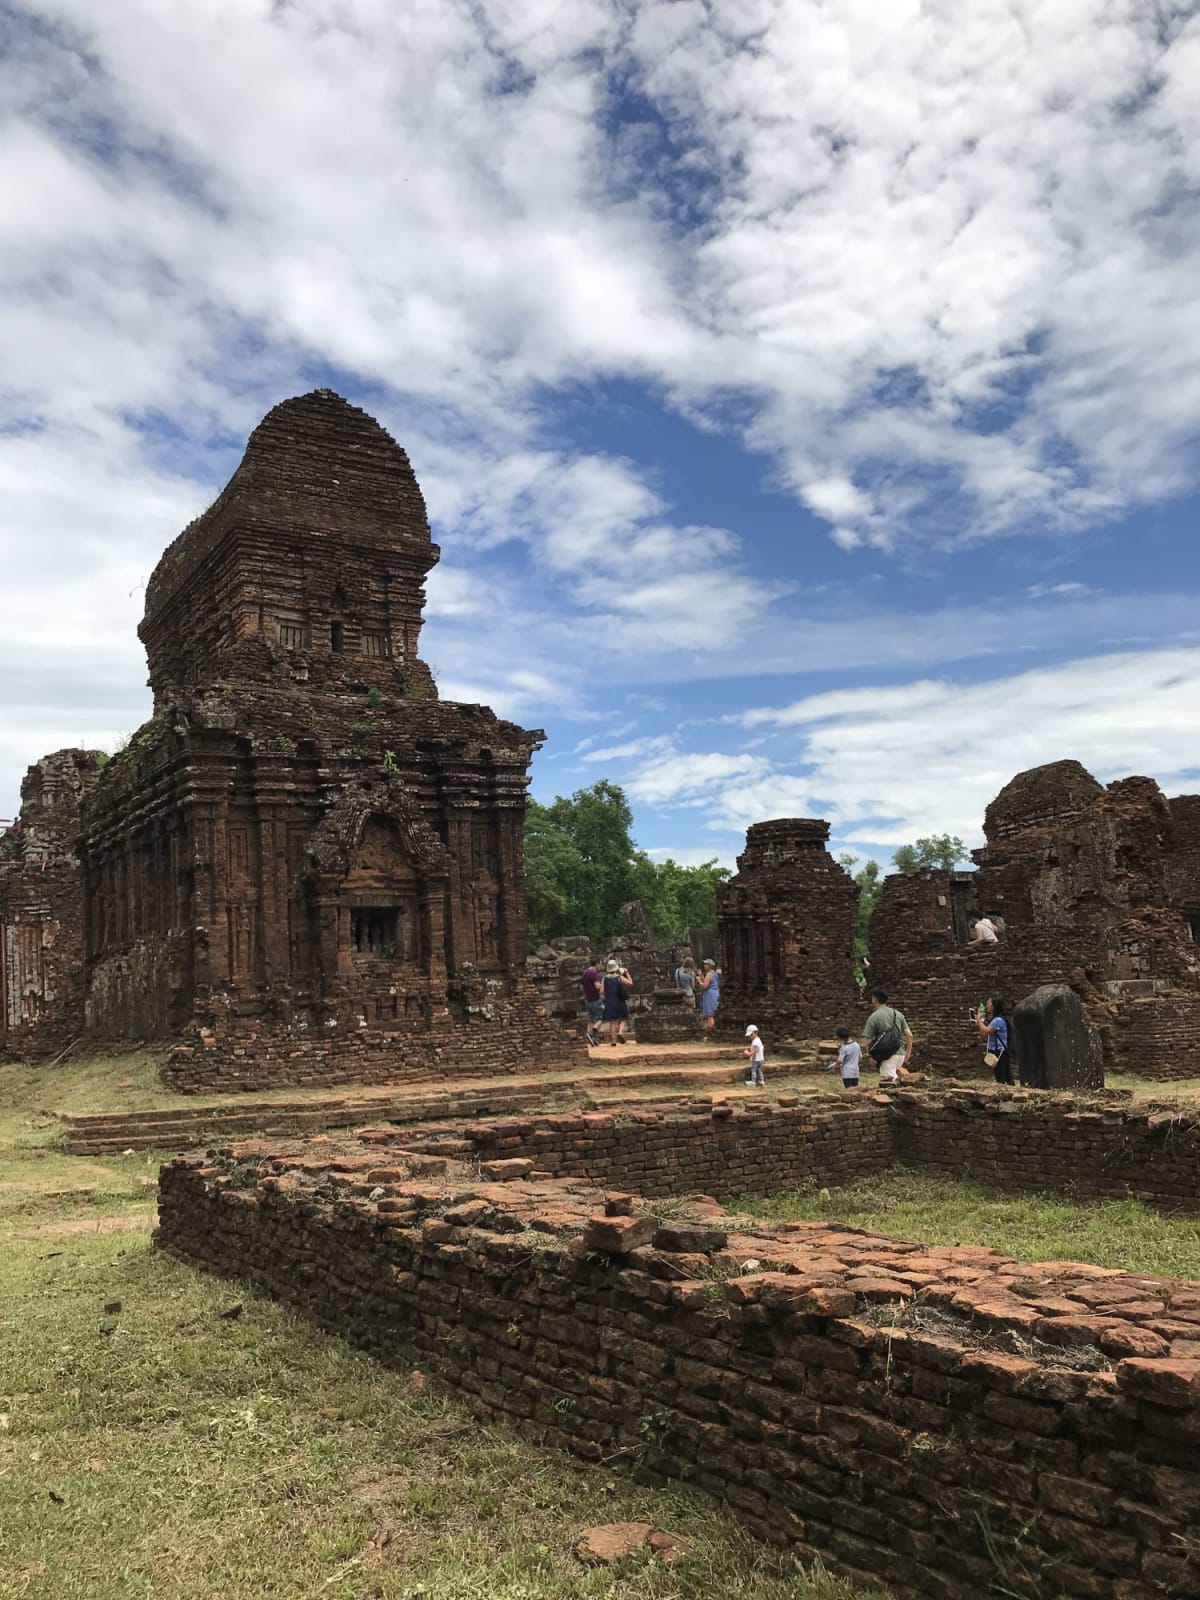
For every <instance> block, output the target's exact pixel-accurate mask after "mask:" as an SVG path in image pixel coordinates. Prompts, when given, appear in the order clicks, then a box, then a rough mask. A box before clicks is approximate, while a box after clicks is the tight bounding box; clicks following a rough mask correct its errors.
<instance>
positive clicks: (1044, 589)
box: [1025, 583, 1092, 600]
mask: <svg viewBox="0 0 1200 1600" xmlns="http://www.w3.org/2000/svg"><path fill="white" fill-rule="evenodd" d="M1091 592H1092V591H1091V589H1090V588H1089V586H1088V585H1087V584H1086V583H1033V584H1030V586H1029V588H1028V589H1026V591H1025V593H1026V596H1027V597H1028V598H1029V599H1030V600H1048V599H1061V598H1062V596H1064V595H1069V594H1091Z"/></svg>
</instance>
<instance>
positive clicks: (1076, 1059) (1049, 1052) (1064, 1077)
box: [1010, 983, 1104, 1089]
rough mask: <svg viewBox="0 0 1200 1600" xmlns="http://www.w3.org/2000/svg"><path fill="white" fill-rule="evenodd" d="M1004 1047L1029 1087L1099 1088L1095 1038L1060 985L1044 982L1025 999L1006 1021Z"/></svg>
mask: <svg viewBox="0 0 1200 1600" xmlns="http://www.w3.org/2000/svg"><path fill="white" fill-rule="evenodd" d="M1010 1025H1011V1029H1012V1039H1011V1041H1010V1047H1011V1049H1012V1054H1013V1058H1014V1060H1015V1062H1016V1065H1017V1067H1018V1069H1019V1071H1020V1074H1021V1082H1022V1083H1023V1084H1025V1085H1026V1086H1027V1087H1028V1088H1031V1089H1103V1087H1104V1060H1103V1055H1102V1053H1101V1049H1100V1035H1099V1034H1098V1033H1097V1032H1096V1029H1095V1028H1094V1027H1093V1026H1092V1024H1091V1023H1090V1022H1089V1021H1088V1019H1087V1016H1086V1014H1085V1013H1084V1009H1083V1004H1082V1002H1081V1001H1080V999H1079V996H1078V995H1077V994H1076V993H1075V991H1074V989H1068V988H1067V986H1066V984H1062V983H1046V984H1043V985H1042V987H1041V988H1040V989H1035V990H1034V991H1033V993H1032V994H1028V995H1026V996H1025V998H1024V1000H1022V1001H1021V1003H1020V1004H1019V1005H1018V1006H1017V1008H1016V1010H1015V1011H1014V1012H1013V1014H1012V1017H1011V1018H1010Z"/></svg>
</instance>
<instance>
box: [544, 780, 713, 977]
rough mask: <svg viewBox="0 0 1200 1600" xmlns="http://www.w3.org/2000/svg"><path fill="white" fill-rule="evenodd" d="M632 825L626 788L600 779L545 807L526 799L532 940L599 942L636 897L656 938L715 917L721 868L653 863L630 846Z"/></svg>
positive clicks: (677, 935) (682, 933)
mask: <svg viewBox="0 0 1200 1600" xmlns="http://www.w3.org/2000/svg"><path fill="white" fill-rule="evenodd" d="M632 824H633V813H632V811H631V810H630V807H629V802H628V800H627V799H626V798H625V792H624V790H623V789H621V788H620V787H619V785H617V784H615V783H608V782H607V781H605V780H601V781H600V782H599V783H594V784H592V786H591V787H590V788H589V789H577V790H576V791H575V793H574V794H573V795H571V797H570V798H569V799H566V798H564V796H562V795H559V796H557V797H556V798H555V799H554V800H553V801H552V802H551V803H550V805H548V806H544V805H540V804H539V803H538V802H537V801H536V800H531V801H530V803H529V810H528V812H527V813H526V818H525V891H526V901H527V905H528V908H529V934H530V941H531V943H532V944H534V945H535V946H536V945H539V944H543V943H545V941H546V940H547V939H554V938H558V937H559V936H561V935H563V934H585V935H586V936H587V937H588V938H589V939H592V940H594V941H598V940H601V939H604V938H605V937H607V936H609V935H611V934H614V933H616V932H617V931H618V930H619V929H620V926H621V907H622V906H623V905H624V904H625V903H626V902H627V901H629V900H640V901H641V902H642V904H643V906H644V907H645V910H646V915H647V917H648V918H649V920H650V926H651V927H652V928H653V930H654V933H655V935H656V937H657V938H659V939H663V940H681V939H684V938H686V936H687V930H688V928H689V927H702V926H711V925H712V923H713V922H715V920H716V885H717V884H718V883H719V882H720V880H721V879H722V878H723V877H725V876H726V875H727V874H726V870H725V868H724V867H719V866H717V864H716V862H715V861H706V862H704V863H703V865H701V866H698V867H683V866H680V865H679V863H678V862H676V861H664V862H662V863H656V862H654V861H652V860H651V859H650V857H649V856H648V855H646V853H645V851H643V850H639V849H638V847H637V846H636V845H635V844H634V842H633V838H632V836H631V834H630V828H631V827H632Z"/></svg>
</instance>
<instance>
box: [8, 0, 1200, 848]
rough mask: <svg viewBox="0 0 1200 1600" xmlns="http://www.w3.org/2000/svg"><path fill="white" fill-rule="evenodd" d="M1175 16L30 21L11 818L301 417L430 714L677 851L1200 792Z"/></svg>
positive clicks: (856, 1)
mask: <svg viewBox="0 0 1200 1600" xmlns="http://www.w3.org/2000/svg"><path fill="white" fill-rule="evenodd" d="M1195 13H1196V8H1195V7H1194V6H1192V5H1188V6H1184V5H1178V6H1173V5H1171V4H1169V3H1159V4H1157V5H1154V6H1148V5H1146V4H1144V3H1135V0H1127V3H1126V0H1053V3H1039V0H986V3H985V0H967V3H966V4H961V5H956V6H947V5H944V4H941V3H934V0H924V3H922V0H897V3H896V4H894V5H889V6H888V7H886V8H881V7H879V6H878V5H877V4H868V3H866V0H838V3H837V4H833V3H824V0H744V3H739V5H738V6H736V7H733V6H726V5H717V4H712V5H704V4H701V3H700V0H670V3H667V0H654V3H645V0H480V3H470V4H468V3H466V0H463V3H461V4H460V3H456V0H437V3H433V0H428V3H425V0H413V4H411V5H406V6H404V7H397V6H395V5H394V4H392V3H389V0H275V3H269V0H238V3H237V4H230V3H229V0H191V3H190V4H189V5H187V6H186V7H165V6H163V5H161V4H159V3H157V0H122V4H121V5H120V6H96V5H95V4H92V3H89V0H49V3H46V4H41V5H37V6H32V5H31V6H20V5H12V4H9V5H7V6H5V5H4V4H3V3H0V291H2V292H0V496H2V497H3V503H4V506H5V516H4V518H3V519H2V520H0V558H2V559H3V570H4V572H5V574H6V599H7V601H8V604H7V606H6V610H5V620H6V626H5V628H4V630H3V633H2V636H0V699H2V701H3V715H2V717H0V813H3V814H11V812H12V811H13V809H14V807H15V805H16V790H17V785H18V783H19V779H20V774H21V772H22V771H23V770H24V768H25V766H26V765H27V764H28V762H29V761H31V760H33V759H34V758H35V757H36V756H37V755H38V754H40V753H42V752H43V751H45V750H47V749H51V748H55V747H57V746H59V745H63V744H68V743H86V744H92V745H100V746H105V745H108V746H111V745H112V744H113V743H114V742H115V741H116V740H117V739H119V738H120V737H121V736H122V735H124V734H127V733H128V732H129V731H131V730H132V728H134V727H135V726H136V725H137V724H138V723H139V722H140V721H141V720H142V718H143V717H144V716H145V715H146V713H147V711H148V704H149V702H148V696H147V694H146V691H145V689H144V687H143V684H144V676H145V672H144V661H143V659H142V655H141V650H140V646H139V645H138V643H137V639H136V635H135V632H134V630H135V627H136V623H137V620H138V617H139V615H140V610H141V598H142V587H143V585H144V583H145V580H146V578H147V576H148V575H149V572H150V571H151V569H152V567H153V565H154V563H155V561H156V560H157V558H158V555H159V554H160V553H161V550H162V549H163V547H164V546H165V545H166V543H167V542H168V541H169V540H170V539H171V538H172V537H173V536H174V534H175V533H176V532H177V531H178V529H179V528H180V527H181V526H182V525H183V524H184V522H186V521H187V520H188V519H189V518H190V517H191V516H193V515H194V514H195V513H196V512H197V511H198V510H199V509H201V508H202V507H203V506H204V505H205V504H206V503H207V502H208V501H209V500H210V499H211V497H212V494H213V492H214V491H215V489H216V488H218V487H219V486H220V484H221V483H222V482H223V481H224V480H225V479H226V478H227V477H228V474H229V472H230V471H231V470H232V468H233V466H234V465H235V464H236V461H237V459H238V456H239V454H240V450H241V446H242V444H243V442H244V440H245V437H246V434H247V433H248V432H249V430H250V428H251V427H252V426H253V425H254V423H255V422H256V421H257V420H258V418H259V416H261V415H262V413H263V412H264V411H265V410H266V409H267V408H268V407H269V406H270V405H271V404H273V403H274V402H275V401H276V400H278V399H280V398H282V397H283V396H285V395H288V394H293V393H297V392H300V391H303V390H304V389H306V388H309V387H312V386H313V385H315V384H320V383H329V384H331V385H332V386H333V387H336V388H337V389H339V390H340V391H341V392H342V393H344V394H346V395H347V396H348V397H349V398H351V399H352V400H354V401H355V402H356V403H358V404H361V405H364V406H365V407H366V408H367V409H368V410H370V411H372V412H373V413H374V414H375V415H377V416H378V417H379V418H380V419H381V421H383V422H384V424H385V425H386V426H387V427H388V428H389V429H391V431H392V432H393V433H394V434H395V435H396V437H397V438H398V439H399V440H400V441H401V442H402V443H403V444H404V445H405V447H406V448H407V449H408V451H409V454H410V456H411V458H412V460H413V464H414V466H415V468H416V471H417V475H418V477H419V479H420V481H421V483H422V486H423V488H424V490H425V493H426V497H427V500H428V502H429V507H430V512H431V517H432V520H433V524H434V533H435V537H436V538H437V539H438V540H439V542H440V543H441V545H442V548H443V561H442V565H441V567H440V568H439V569H438V571H437V572H436V574H435V575H434V578H433V579H432V581H431V585H430V603H429V610H428V621H427V626H426V630H425V635H424V651H425V654H426V656H427V657H428V659H429V660H430V661H431V663H432V665H433V666H434V669H435V672H436V673H437V675H438V678H439V681H440V683H441V686H442V692H443V694H445V695H446V696H448V697H455V698H469V699H480V700H483V701H486V702H487V703H490V704H492V705H493V706H495V707H496V709H497V710H498V711H500V712H502V713H503V714H506V715H510V716H513V717H515V718H516V719H517V720H519V721H522V722H524V723H526V724H527V725H530V726H538V727H544V728H545V729H546V730H547V734H548V739H547V743H546V746H545V749H544V750H543V752H542V753H541V754H540V755H539V757H538V758H537V762H536V765H535V769H534V792H535V793H536V794H537V795H538V796H539V797H541V798H550V797H551V796H552V795H553V794H555V793H566V792H570V791H571V790H572V789H574V788H577V787H579V786H582V785H584V784H588V783H591V782H594V781H595V780H597V779H599V778H608V779H612V780H614V781H617V782H620V783H622V784H624V785H625V787H626V789H627V791H628V792H629V794H630V796H631V798H632V800H633V802H634V807H635V815H636V827H635V831H636V834H637V837H638V839H639V841H640V842H641V843H642V844H643V845H645V846H646V847H648V848H650V849H652V850H654V851H657V852H660V853H663V854H666V853H672V854H674V855H676V856H677V857H679V858H680V859H684V860H698V859H704V858H705V857H707V856H710V855H717V856H719V857H720V858H721V859H723V860H725V861H730V862H731V861H732V859H733V857H734V856H735V854H736V852H737V850H738V848H739V845H740V841H741V839H742V837H743V834H744V829H745V827H746V826H747V825H748V824H749V823H750V822H753V821H756V820H760V819H763V818H766V817H771V816H779V815H823V816H827V817H829V818H830V820H831V822H832V824H833V828H834V838H835V842H836V844H837V846H838V847H845V848H849V849H853V850H855V851H857V852H858V853H860V854H873V855H875V856H877V857H879V858H881V859H886V858H887V857H888V856H889V855H890V853H891V851H892V850H893V849H894V848H895V846H896V844H898V843H900V842H902V841H904V840H907V839H911V838H913V837H916V836H917V835H918V834H921V833H925V832H929V831H935V830H936V831H941V830H948V831H951V832H957V833H961V834H962V835H963V836H964V837H965V838H966V839H967V840H968V843H976V842H978V839H979V832H978V830H979V824H980V821H981V818H982V812H983V807H984V805H985V804H986V802H987V800H988V799H989V798H990V796H991V795H992V794H993V793H994V792H995V791H996V790H997V789H998V788H999V787H1000V786H1001V785H1002V784H1003V783H1004V782H1005V781H1006V780H1007V779H1008V778H1009V777H1010V776H1011V775H1012V774H1013V773H1014V772H1015V771H1017V770H1019V769H1020V768H1022V767H1024V766H1029V765H1032V764H1034V763H1036V762H1039V761H1045V760H1052V759H1056V758H1058V757H1061V756H1074V757H1077V758H1078V759H1080V760H1082V761H1084V762H1085V763H1086V764H1088V765H1089V766H1090V767H1091V768H1092V769H1093V770H1094V771H1095V772H1096V773H1097V775H1098V776H1100V777H1101V778H1104V779H1111V778H1114V777H1117V776H1121V775H1123V774H1125V773H1128V772H1132V771H1139V772H1148V773H1151V774H1152V775H1154V776H1155V777H1157V778H1158V779H1159V781H1160V782H1161V783H1162V784H1163V786H1164V788H1165V789H1166V790H1167V791H1168V792H1178V791H1180V790H1188V789H1195V788H1196V787H1200V743H1198V741H1197V738H1196V733H1197V725H1198V722H1200V620H1198V619H1200V611H1198V608H1197V597H1198V594H1200V581H1198V580H1200V572H1198V563H1200V555H1198V554H1197V541H1196V538H1195V529H1196V523H1197V510H1198V506H1200V444H1198V433H1200V315H1198V314H1197V303H1196V302H1197V292H1196V287H1195V286H1196V284H1197V283H1198V282H1200V270H1198V269H1200V259H1198V257H1200V225H1198V204H1200V99H1198V97H1197V96H1196V94H1195V88H1194V86H1195V83H1196V81H1197V78H1198V76H1200V18H1198V17H1197V15H1196V14H1195Z"/></svg>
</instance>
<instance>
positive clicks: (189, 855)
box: [81, 390, 573, 1090]
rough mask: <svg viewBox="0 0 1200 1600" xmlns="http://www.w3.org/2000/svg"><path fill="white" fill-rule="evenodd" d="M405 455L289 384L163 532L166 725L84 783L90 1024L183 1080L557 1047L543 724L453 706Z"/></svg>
mask: <svg viewBox="0 0 1200 1600" xmlns="http://www.w3.org/2000/svg"><path fill="white" fill-rule="evenodd" d="M438 554H439V551H438V548H437V546H436V545H435V544H434V543H433V542H432V540H431V538H430V532H429V524H428V520H427V518H426V514H425V504H424V500H423V498H422V495H421V491H420V488H419V487H418V485H417V480H416V477H415V476H414V474H413V470H412V468H411V466H410V465H409V462H408V458H407V456H406V455H405V453H404V451H403V450H402V449H401V448H400V447H399V445H397V444H396V442H395V441H394V440H393V439H392V438H391V437H390V436H389V435H388V434H387V433H386V432H385V431H384V429H383V428H382V427H380V425H379V424H378V423H377V422H375V421H374V420H373V419H372V418H370V417H369V416H367V415H366V413H365V412H363V411H360V410H358V409H356V408H355V407H353V406H351V405H349V404H348V403H347V402H346V401H345V400H343V399H341V398H340V397H339V396H338V395H336V394H333V393H332V392H331V391H329V390H318V391H317V392H315V393H313V394H308V395H305V396H303V397H301V398H299V399H293V400H287V401H285V402H283V403H282V404H281V405H278V406H276V407H275V408H274V410H273V411H271V412H270V413H269V414H268V415H267V416H266V418H264V420H263V421H262V422H261V423H260V424H259V426H258V427H257V428H256V429H255V430H254V432H253V434H252V435H251V437H250V441H249V444H248V445H247V448H246V453H245V456H244V457H243V459H242V462H241V464H240V466H239V467H238V469H237V471H236V472H235V473H234V475H233V477H232V478H231V479H230V481H229V483H228V484H227V486H226V487H225V489H224V490H223V491H222V492H221V494H220V495H219V496H218V498H217V500H216V501H215V502H214V504H213V505H212V506H211V507H210V508H209V509H208V510H207V511H206V512H205V513H204V514H203V516H201V517H199V518H198V519H197V520H196V521H195V522H193V523H191V524H190V525H189V526H188V527H187V528H186V529H185V530H184V532H183V533H182V534H180V536H179V537H178V538H177V539H176V540H175V541H174V543H173V544H172V545H170V546H169V548H168V549H167V550H166V552H165V554H164V555H163V557H162V559H161V561H160V562H159V563H158V566H157V567H156V568H155V570H154V573H153V575H152V577H151V579H150V582H149V585H148V587H147V591H146V610H145V617H144V619H143V621H142V624H141V627H140V629H139V633H140V636H141V638H142V640H143V642H144V643H145V646H146V652H147V655H148V658H149V664H150V683H151V687H152V688H153V691H154V715H153V718H152V719H151V721H150V722H149V723H147V724H146V725H145V726H144V727H143V728H141V729H140V730H139V731H138V732H137V733H136V734H135V735H134V736H133V738H132V739H131V740H130V742H129V745H128V747H127V748H126V749H125V750H124V751H123V752H122V753H121V754H120V755H119V756H117V757H115V758H114V759H113V760H112V761H111V762H110V763H109V764H108V766H107V767H106V768H105V769H104V771H103V773H102V775H101V777H100V780H99V781H98V782H97V783H96V784H95V785H94V786H93V787H92V789H91V791H90V793H89V794H88V795H87V797H86V799H85V802H84V807H83V818H82V842H81V858H82V865H83V884H84V901H85V941H86V954H87V971H88V998H87V1026H88V1029H89V1031H90V1032H91V1033H92V1034H94V1035H97V1036H101V1037H109V1038H130V1039H133V1038H138V1039H170V1038H179V1039H181V1040H182V1043H181V1045H180V1046H179V1047H178V1048H177V1049H176V1050H175V1051H174V1052H173V1053H172V1055H171V1058H170V1060H169V1062H168V1065H167V1068H166V1077H167V1079H168V1081H169V1082H170V1083H172V1084H173V1085H174V1086H175V1087H177V1088H180V1089H185V1090H187V1089H198V1088H205V1089H208V1088H231V1087H239V1088H258V1087H262V1086H264V1085H266V1084H270V1083H295V1082H312V1081H320V1078H321V1074H322V1070H323V1068H324V1066H325V1065H326V1064H329V1065H333V1064H336V1065H337V1066H338V1068H339V1069H340V1070H341V1071H343V1072H344V1071H345V1070H346V1069H347V1067H350V1068H354V1067H356V1066H361V1068H362V1072H361V1075H362V1076H363V1077H366V1078H374V1079H377V1080H378V1079H388V1078H400V1077H406V1076H418V1075H428V1074H429V1073H430V1072H431V1071H436V1070H437V1069H438V1068H439V1067H440V1066H442V1065H449V1064H459V1063H464V1062H472V1061H479V1062H486V1064H487V1066H488V1068H489V1069H490V1070H505V1069H506V1068H508V1069H510V1070H511V1069H513V1068H515V1067H516V1065H517V1064H520V1065H521V1066H522V1067H525V1068H527V1067H529V1066H531V1065H537V1064H538V1063H539V1062H544V1063H547V1064H549V1063H552V1062H554V1061H562V1060H563V1059H564V1058H565V1057H567V1056H568V1055H569V1054H570V1052H571V1050H572V1048H573V1045H572V1040H571V1036H570V1035H568V1034H567V1033H566V1032H565V1031H564V1030H563V1029H561V1028H560V1027H558V1026H557V1025H555V1024H553V1023H551V1022H550V1021H549V1020H548V1019H547V1018H546V1017H545V1015H544V1013H543V1011H542V1009H541V1007H540V1006H539V1004H538V1001H537V997H536V995H535V993H534V991H533V989H532V987H531V985H530V984H529V981H528V979H527V978H526V976H525V974H524V962H525V956H526V943H527V931H526V919H525V896H524V875H523V855H522V848H523V825H524V812H525V790H526V785H527V782H528V779H527V775H526V774H527V769H528V766H529V761H530V757H531V755H532V753H533V751H534V750H535V749H536V748H537V745H538V743H539V741H540V740H541V738H542V737H543V735H542V734H541V733H539V732H531V731H529V730H527V729H524V728H519V727H517V726H516V725H515V724H513V723H511V722H505V721H501V720H500V719H499V718H497V717H496V716H495V715H494V714H493V712H491V711H490V710H488V709H487V708H486V707H484V706H477V705H456V704H449V703H444V702H441V701H439V700H438V696H437V688H436V686H435V684H434V681H433V676H432V674H431V673H430V670H429V668H428V666H427V665H426V664H425V663H424V662H423V661H422V660H421V659H420V656H419V654H418V641H419V635H420V630H421V620H422V608H423V604H424V583H425V578H426V575H427V574H428V572H429V570H430V568H431V567H432V566H433V565H434V563H435V562H436V561H437V559H438Z"/></svg>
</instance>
